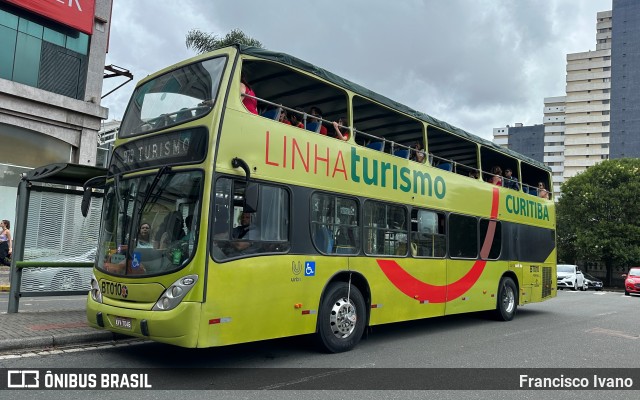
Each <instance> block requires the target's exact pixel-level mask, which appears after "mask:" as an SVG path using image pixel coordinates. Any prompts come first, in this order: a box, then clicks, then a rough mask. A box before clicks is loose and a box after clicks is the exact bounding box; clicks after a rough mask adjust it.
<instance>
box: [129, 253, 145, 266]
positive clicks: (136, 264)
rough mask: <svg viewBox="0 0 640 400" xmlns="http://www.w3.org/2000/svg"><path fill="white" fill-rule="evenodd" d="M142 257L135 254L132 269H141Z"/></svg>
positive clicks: (132, 259)
mask: <svg viewBox="0 0 640 400" xmlns="http://www.w3.org/2000/svg"><path fill="white" fill-rule="evenodd" d="M141 258H142V255H141V254H140V253H136V252H134V253H133V257H132V258H131V268H132V269H138V268H139V267H140V259H141Z"/></svg>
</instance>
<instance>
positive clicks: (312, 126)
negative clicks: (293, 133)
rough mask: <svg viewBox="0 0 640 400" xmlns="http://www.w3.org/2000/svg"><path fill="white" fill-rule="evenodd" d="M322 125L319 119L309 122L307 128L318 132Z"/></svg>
mask: <svg viewBox="0 0 640 400" xmlns="http://www.w3.org/2000/svg"><path fill="white" fill-rule="evenodd" d="M320 125H321V123H320V122H319V121H316V122H307V130H308V131H311V132H315V133H318V132H320Z"/></svg>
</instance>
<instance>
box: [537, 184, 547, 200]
mask: <svg viewBox="0 0 640 400" xmlns="http://www.w3.org/2000/svg"><path fill="white" fill-rule="evenodd" d="M538 197H540V198H543V199H547V200H549V192H548V191H547V188H546V186H545V184H544V182H538Z"/></svg>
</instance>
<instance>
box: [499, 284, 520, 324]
mask: <svg viewBox="0 0 640 400" xmlns="http://www.w3.org/2000/svg"><path fill="white" fill-rule="evenodd" d="M497 303H498V304H496V310H495V317H496V319H497V320H498V321H511V320H512V319H513V317H515V315H516V311H517V310H518V288H517V287H516V284H515V282H513V279H511V278H509V277H508V276H505V277H504V278H502V279H500V286H498V302H497Z"/></svg>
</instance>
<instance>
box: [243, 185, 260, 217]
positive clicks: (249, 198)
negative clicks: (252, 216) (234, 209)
mask: <svg viewBox="0 0 640 400" xmlns="http://www.w3.org/2000/svg"><path fill="white" fill-rule="evenodd" d="M259 192H260V187H259V186H258V185H257V184H255V183H252V182H249V183H248V184H247V188H246V189H245V191H244V207H243V211H244V212H248V213H254V212H256V211H257V210H258V197H259Z"/></svg>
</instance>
